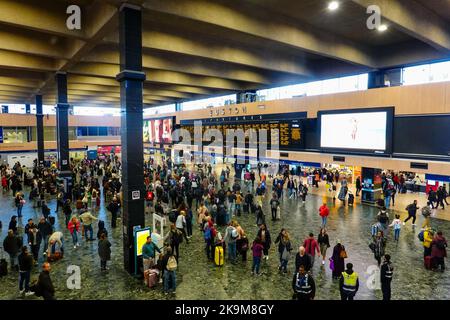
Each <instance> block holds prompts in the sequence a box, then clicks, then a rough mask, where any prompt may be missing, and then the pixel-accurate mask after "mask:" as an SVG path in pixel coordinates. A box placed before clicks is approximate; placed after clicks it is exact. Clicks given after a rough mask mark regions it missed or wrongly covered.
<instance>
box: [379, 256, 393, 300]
mask: <svg viewBox="0 0 450 320" xmlns="http://www.w3.org/2000/svg"><path fill="white" fill-rule="evenodd" d="M380 269H381V270H380V271H381V272H380V280H381V291H382V292H383V300H386V301H387V300H391V282H392V275H393V274H394V267H393V266H392V263H391V256H390V255H388V254H385V255H384V261H383V264H382V265H381V268H380Z"/></svg>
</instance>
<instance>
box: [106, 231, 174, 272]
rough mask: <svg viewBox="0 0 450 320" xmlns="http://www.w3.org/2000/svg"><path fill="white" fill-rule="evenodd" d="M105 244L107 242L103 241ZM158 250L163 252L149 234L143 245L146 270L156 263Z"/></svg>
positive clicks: (143, 262)
mask: <svg viewBox="0 0 450 320" xmlns="http://www.w3.org/2000/svg"><path fill="white" fill-rule="evenodd" d="M169 234H170V233H169ZM103 245H105V244H104V243H103ZM156 252H159V253H161V250H160V249H159V248H158V246H157V245H156V244H154V243H153V239H152V237H151V236H148V237H147V241H146V242H145V244H144V245H143V246H142V264H143V266H144V271H146V270H148V269H150V268H152V267H153V265H154V264H155V257H156Z"/></svg>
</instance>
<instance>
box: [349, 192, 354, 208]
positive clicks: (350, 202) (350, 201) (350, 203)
mask: <svg viewBox="0 0 450 320" xmlns="http://www.w3.org/2000/svg"><path fill="white" fill-rule="evenodd" d="M353 202H355V196H354V195H353V194H351V193H350V194H349V195H348V205H353Z"/></svg>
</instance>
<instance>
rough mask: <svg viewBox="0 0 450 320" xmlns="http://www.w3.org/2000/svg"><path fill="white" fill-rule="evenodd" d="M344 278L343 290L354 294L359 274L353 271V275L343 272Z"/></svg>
mask: <svg viewBox="0 0 450 320" xmlns="http://www.w3.org/2000/svg"><path fill="white" fill-rule="evenodd" d="M342 276H343V277H344V285H343V287H342V289H344V290H346V291H350V292H354V291H355V290H356V281H357V280H358V274H357V273H356V272H355V271H353V273H352V274H348V273H347V272H345V271H344V272H342Z"/></svg>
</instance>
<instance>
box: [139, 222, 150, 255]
mask: <svg viewBox="0 0 450 320" xmlns="http://www.w3.org/2000/svg"><path fill="white" fill-rule="evenodd" d="M150 233H151V232H150V228H147V229H143V230H138V231H136V256H138V257H140V256H141V255H142V247H143V246H144V244H145V243H146V242H147V237H148V236H149V235H150Z"/></svg>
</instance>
